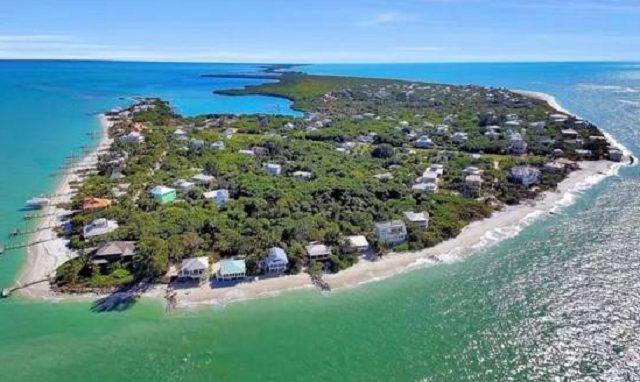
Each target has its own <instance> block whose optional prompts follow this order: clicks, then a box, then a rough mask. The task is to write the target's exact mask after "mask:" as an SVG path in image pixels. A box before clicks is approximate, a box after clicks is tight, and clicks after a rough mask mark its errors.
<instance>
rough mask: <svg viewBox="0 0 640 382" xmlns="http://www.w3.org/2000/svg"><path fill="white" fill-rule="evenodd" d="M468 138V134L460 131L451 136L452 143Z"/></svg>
mask: <svg viewBox="0 0 640 382" xmlns="http://www.w3.org/2000/svg"><path fill="white" fill-rule="evenodd" d="M468 138H469V134H467V133H462V132H457V133H453V136H452V137H451V139H452V140H453V142H454V143H464V142H466V141H467V139H468Z"/></svg>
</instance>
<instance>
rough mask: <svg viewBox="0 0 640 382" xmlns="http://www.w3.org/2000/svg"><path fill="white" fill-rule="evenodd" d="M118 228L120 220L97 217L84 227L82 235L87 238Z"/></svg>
mask: <svg viewBox="0 0 640 382" xmlns="http://www.w3.org/2000/svg"><path fill="white" fill-rule="evenodd" d="M116 229H118V222H117V221H115V220H107V219H104V218H101V219H96V220H94V221H92V222H91V223H89V224H87V225H85V226H84V227H83V228H82V236H84V238H85V239H88V238H90V237H94V236H99V235H106V234H108V233H111V232H113V231H115V230H116Z"/></svg>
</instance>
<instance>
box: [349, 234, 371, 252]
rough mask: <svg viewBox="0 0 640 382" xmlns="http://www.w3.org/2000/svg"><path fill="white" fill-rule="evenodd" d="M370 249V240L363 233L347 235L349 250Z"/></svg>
mask: <svg viewBox="0 0 640 382" xmlns="http://www.w3.org/2000/svg"><path fill="white" fill-rule="evenodd" d="M367 249H369V242H368V241H367V238H366V237H364V236H363V235H354V236H347V250H348V251H349V252H364V251H366V250H367Z"/></svg>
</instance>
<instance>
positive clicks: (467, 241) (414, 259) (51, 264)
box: [18, 91, 624, 308]
mask: <svg viewBox="0 0 640 382" xmlns="http://www.w3.org/2000/svg"><path fill="white" fill-rule="evenodd" d="M519 92H520V93H522V94H525V95H528V96H531V97H535V98H538V99H543V100H545V101H546V102H548V103H549V104H550V105H551V106H552V107H554V108H555V109H557V110H558V111H561V112H564V113H567V114H571V113H569V112H568V111H566V110H565V109H563V108H562V107H561V105H559V104H558V103H557V101H556V100H555V98H553V97H552V96H550V95H547V94H544V93H535V92H523V91H519ZM101 122H102V127H103V131H102V137H101V139H100V143H99V145H98V146H97V147H96V149H95V150H93V151H92V152H91V153H90V154H89V155H87V156H86V157H85V158H83V159H82V161H81V162H80V165H81V166H82V167H91V166H93V165H95V163H96V160H97V153H98V152H99V151H100V150H102V149H104V148H106V147H108V146H109V145H110V144H111V140H110V139H109V138H108V136H107V131H108V128H109V122H108V121H107V119H106V118H105V117H104V116H102V117H101ZM622 165H624V164H622V163H614V162H609V161H597V162H580V169H579V170H577V171H574V172H572V173H571V174H570V175H569V176H568V177H567V178H566V179H565V180H563V181H562V182H561V183H560V184H559V185H558V187H557V190H556V191H553V192H546V193H544V194H542V195H541V196H540V197H539V198H538V199H537V200H535V201H533V200H532V201H527V202H525V203H522V204H520V205H517V206H508V207H505V208H504V209H502V210H501V211H497V212H495V213H494V214H493V215H492V216H491V217H489V218H487V219H484V220H481V221H476V222H473V223H471V224H469V225H468V226H467V227H465V228H464V229H463V231H462V232H461V233H460V234H459V235H458V236H457V237H455V238H453V239H450V240H448V241H445V242H442V243H440V244H438V245H436V246H434V247H431V248H427V249H423V250H420V251H415V252H403V253H392V254H389V255H386V256H384V257H382V258H381V259H379V260H377V261H368V260H364V259H363V260H361V261H360V262H358V264H356V265H355V266H353V267H351V268H349V269H347V270H345V271H342V272H339V273H337V274H329V275H325V276H324V280H325V281H326V282H327V283H328V284H329V285H330V286H331V288H332V289H333V290H335V289H341V288H347V287H354V286H358V285H362V284H365V283H368V282H372V281H377V280H382V279H385V278H388V277H391V276H394V275H397V274H400V273H403V272H407V271H410V270H413V269H416V268H418V267H426V266H433V265H436V264H441V263H447V262H451V261H459V260H460V259H462V258H464V257H466V256H469V255H471V254H473V253H475V252H477V251H479V250H480V249H482V248H485V247H487V246H489V245H492V244H495V243H498V242H500V241H502V240H504V239H505V238H509V237H513V236H515V235H517V234H518V233H519V232H520V231H521V230H522V229H523V228H524V227H526V226H527V225H529V224H531V223H532V222H533V221H535V220H536V219H537V218H540V217H543V216H545V215H548V214H549V213H554V212H557V211H558V210H560V209H561V208H563V207H564V206H567V205H569V204H571V203H572V201H573V200H575V198H576V196H577V194H578V193H580V192H582V191H584V190H585V189H587V188H589V187H591V186H593V185H594V184H596V183H598V182H599V181H601V180H603V179H604V178H606V177H608V176H611V175H614V174H615V173H616V172H617V170H618V168H620V167H621V166H622ZM75 180H78V176H77V175H75V174H69V175H67V176H65V177H64V178H63V179H62V180H61V182H60V184H59V186H58V188H57V190H56V192H55V193H56V194H62V195H63V196H60V197H59V198H57V199H56V200H55V203H63V202H66V201H68V200H69V199H70V197H71V188H70V183H71V182H73V181H75ZM53 211H55V213H56V215H55V216H51V217H48V218H45V219H43V220H42V221H41V222H40V223H39V226H41V227H48V226H51V225H53V224H60V222H61V219H60V217H61V216H63V215H64V214H65V213H66V211H64V210H62V209H59V208H55V207H47V209H46V212H53ZM45 239H46V240H49V241H47V242H45V243H43V244H39V245H35V246H32V247H30V248H29V250H28V253H27V259H26V261H25V265H24V268H23V271H22V274H21V275H20V278H19V280H18V282H19V284H20V285H25V284H28V283H32V282H35V281H40V280H43V279H46V278H47V277H48V276H50V275H52V274H53V273H54V272H55V269H56V268H57V267H58V266H59V265H60V264H62V263H63V262H65V261H67V260H68V259H71V258H73V257H74V256H75V255H74V253H73V252H71V251H69V250H68V249H67V248H66V242H65V240H63V239H59V238H57V237H56V235H55V233H54V232H53V230H51V229H45V230H42V231H40V232H38V233H36V234H34V235H33V236H32V237H31V238H30V241H37V240H45ZM305 288H315V287H314V286H313V284H312V283H311V280H310V278H309V276H308V275H307V274H304V273H303V274H298V275H292V276H283V277H277V278H268V279H260V280H256V281H251V282H244V283H240V284H237V285H235V286H232V287H226V288H211V286H210V285H209V284H205V285H202V286H201V287H197V288H185V289H177V290H175V291H174V292H175V296H176V299H175V302H176V304H175V305H176V307H177V308H192V307H198V306H207V305H221V304H226V303H229V302H233V301H240V300H248V299H255V298H262V297H269V296H274V295H277V294H280V293H282V292H285V291H291V290H299V289H305ZM166 291H167V287H166V286H165V285H154V286H151V288H148V289H147V290H146V292H144V294H143V296H144V297H150V298H163V297H164V296H165V294H166ZM21 294H22V295H24V296H27V297H32V298H43V299H49V300H59V299H64V300H69V299H71V300H73V299H82V300H86V299H95V298H97V297H103V296H98V295H96V294H86V295H65V294H58V293H55V292H53V291H52V290H51V288H50V286H49V283H47V282H42V283H37V284H35V285H31V286H29V287H27V288H24V289H22V290H21ZM121 295H123V296H128V294H127V293H124V294H121ZM119 296H120V295H116V296H114V297H115V298H118V297H119Z"/></svg>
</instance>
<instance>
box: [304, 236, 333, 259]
mask: <svg viewBox="0 0 640 382" xmlns="http://www.w3.org/2000/svg"><path fill="white" fill-rule="evenodd" d="M305 249H306V250H307V256H308V257H309V261H323V260H329V256H331V249H330V248H329V247H327V246H326V245H324V244H322V243H320V242H318V241H314V242H311V243H309V245H307V246H306V247H305Z"/></svg>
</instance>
